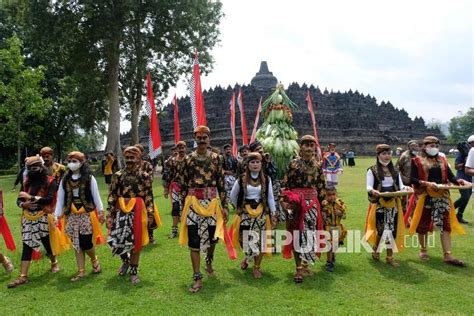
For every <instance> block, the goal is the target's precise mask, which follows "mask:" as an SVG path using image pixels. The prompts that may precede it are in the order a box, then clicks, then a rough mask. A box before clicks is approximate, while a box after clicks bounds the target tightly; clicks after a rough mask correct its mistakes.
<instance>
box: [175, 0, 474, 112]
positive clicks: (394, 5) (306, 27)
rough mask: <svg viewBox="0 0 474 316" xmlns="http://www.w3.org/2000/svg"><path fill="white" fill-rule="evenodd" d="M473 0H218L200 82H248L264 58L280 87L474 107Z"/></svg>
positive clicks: (430, 108)
mask: <svg viewBox="0 0 474 316" xmlns="http://www.w3.org/2000/svg"><path fill="white" fill-rule="evenodd" d="M472 3H473V1H419V0H417V1H400V0H398V1H375V0H374V1H361V0H358V1H314V0H313V1H297V0H293V1H257V0H243V1H233V0H224V1H223V10H224V13H225V18H224V19H223V21H222V24H221V43H220V44H219V47H217V48H216V49H215V50H214V56H215V60H216V64H215V67H214V71H213V72H212V73H211V74H210V75H209V76H207V77H203V78H201V80H202V84H203V87H204V88H210V87H213V86H216V85H218V84H220V85H223V86H227V85H229V84H231V85H234V84H235V83H249V82H250V80H251V78H252V77H253V76H254V75H255V73H256V72H257V71H258V68H259V65H260V61H261V60H266V61H267V62H268V65H269V68H270V71H272V72H273V74H274V75H275V76H276V77H277V78H278V80H280V81H282V82H283V83H284V84H285V85H288V83H291V82H293V81H296V82H299V83H303V82H306V83H312V84H314V85H319V86H320V87H321V88H323V87H327V88H328V89H329V90H330V89H333V90H335V91H337V90H341V91H344V90H349V89H353V90H356V89H357V90H359V92H363V93H364V94H367V93H370V94H371V95H373V96H375V97H376V98H377V100H379V101H382V100H390V101H391V102H392V103H393V104H394V105H395V106H397V107H403V108H405V109H406V110H407V111H408V113H409V114H410V116H411V117H414V116H416V115H421V116H423V117H424V118H426V119H427V120H429V119H430V118H436V119H439V120H442V121H447V120H449V119H450V118H451V117H453V116H455V115H457V114H458V112H459V111H464V112H465V111H466V110H467V109H468V108H469V107H470V106H474V104H473V91H474V84H473V43H474V40H473V18H474V14H473V9H474V6H473V4H472ZM173 93H174V92H173ZM177 93H178V95H184V94H186V91H185V89H183V87H181V86H180V87H178V90H177Z"/></svg>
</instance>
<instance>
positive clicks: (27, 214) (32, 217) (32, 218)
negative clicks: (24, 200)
mask: <svg viewBox="0 0 474 316" xmlns="http://www.w3.org/2000/svg"><path fill="white" fill-rule="evenodd" d="M45 214H46V213H45V211H39V212H38V213H36V214H34V215H32V214H31V213H30V211H29V210H27V209H23V216H24V217H25V218H26V219H27V220H30V221H37V220H39V219H40V218H41V217H43V216H44V215H45Z"/></svg>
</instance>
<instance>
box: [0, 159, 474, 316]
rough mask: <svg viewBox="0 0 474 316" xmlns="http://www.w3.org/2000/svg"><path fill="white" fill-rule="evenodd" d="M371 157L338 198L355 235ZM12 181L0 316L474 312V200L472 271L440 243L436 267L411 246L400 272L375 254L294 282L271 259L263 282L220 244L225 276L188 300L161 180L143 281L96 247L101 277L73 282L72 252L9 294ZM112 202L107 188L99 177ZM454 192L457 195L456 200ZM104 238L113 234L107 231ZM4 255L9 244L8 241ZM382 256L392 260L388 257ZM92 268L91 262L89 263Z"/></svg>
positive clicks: (8, 180)
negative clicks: (453, 262) (449, 261)
mask: <svg viewBox="0 0 474 316" xmlns="http://www.w3.org/2000/svg"><path fill="white" fill-rule="evenodd" d="M372 162H373V159H372V158H371V159H369V158H358V159H357V160H356V163H357V166H356V167H355V168H351V169H349V168H346V169H345V170H344V175H343V176H341V181H340V186H339V192H340V196H341V197H342V198H343V199H344V200H345V202H346V203H347V205H348V215H347V219H346V221H345V224H346V226H347V228H348V229H361V230H362V229H363V227H364V221H365V216H366V211H367V196H366V193H365V172H366V169H367V167H368V166H369V165H370V164H371V163H372ZM13 180H14V178H13V177H0V188H2V189H3V190H4V195H5V202H6V216H7V219H8V222H9V224H10V227H11V228H12V230H13V233H14V236H15V240H16V242H17V247H18V248H19V249H18V250H17V251H16V252H15V253H13V254H8V255H9V256H10V257H11V258H12V259H13V262H14V264H15V267H16V270H15V272H14V273H13V274H12V275H6V274H5V273H4V272H3V269H2V270H0V314H1V315H17V314H68V315H69V314H99V315H108V314H139V315H145V314H164V313H167V314H223V313H227V314H241V313H244V314H286V313H301V314H387V313H389V314H433V313H435V314H473V312H474V308H473V305H472V302H473V300H474V291H473V290H474V288H473V286H472V284H473V276H474V269H473V266H474V251H473V250H474V246H473V245H474V234H473V225H472V224H471V223H472V217H473V216H472V214H473V208H472V201H471V204H470V205H469V206H468V209H467V210H466V215H467V216H466V219H467V220H469V221H470V222H471V223H470V224H469V225H467V226H464V228H465V229H466V235H465V236H453V253H454V254H455V255H456V256H457V257H459V258H461V259H463V260H465V261H466V262H467V263H468V266H467V267H466V268H456V267H452V266H448V265H446V264H444V263H443V261H442V253H441V246H440V243H439V238H438V237H439V236H436V239H435V242H436V245H435V248H434V249H430V254H431V257H432V259H431V261H429V262H421V261H420V260H419V259H418V251H417V249H415V248H408V249H406V250H405V251H404V252H403V253H401V254H398V255H397V256H396V258H397V259H398V260H399V262H400V264H401V266H400V268H398V269H393V268H391V267H389V266H388V265H386V264H385V263H384V261H380V262H378V263H374V262H373V261H372V260H371V258H370V254H368V253H365V252H362V253H354V254H339V255H338V257H337V265H336V271H335V272H333V273H328V272H326V271H325V270H324V262H325V257H322V259H324V260H322V262H317V263H316V264H315V266H314V267H313V269H314V271H315V272H316V274H315V276H314V277H311V278H305V280H304V283H302V284H299V285H296V284H295V283H294V282H293V279H292V277H293V273H294V263H293V261H292V260H284V259H282V257H281V256H274V257H273V258H264V260H263V263H262V271H263V273H264V276H263V278H262V279H260V280H254V279H253V278H252V275H251V269H249V270H247V271H241V270H240V268H239V262H240V259H241V258H242V255H241V254H239V260H236V261H230V260H229V259H228V258H227V254H226V252H225V247H224V246H223V244H220V245H218V246H217V249H216V258H215V261H214V262H215V269H216V270H217V278H215V279H208V278H207V277H205V278H204V287H203V289H202V290H201V292H199V293H197V294H194V295H193V294H189V293H188V291H187V289H188V287H189V286H190V284H191V283H192V278H191V277H192V269H191V263H190V259H189V252H188V250H187V248H185V247H180V246H179V245H178V242H177V239H173V240H169V239H168V238H167V235H168V233H169V231H170V226H171V216H170V203H169V201H168V200H165V199H164V198H163V190H162V188H161V186H160V184H161V183H160V180H159V179H157V180H156V181H155V189H154V193H155V198H156V200H157V203H158V207H159V208H160V212H161V217H162V219H163V220H164V226H163V227H162V228H161V229H159V230H158V231H155V238H156V239H157V244H156V245H153V246H148V247H146V249H145V250H144V251H143V253H142V257H141V262H140V272H139V275H140V278H141V281H142V282H141V283H140V284H139V285H136V286H132V285H131V284H130V281H129V279H128V277H125V278H121V277H118V276H117V275H116V271H117V269H118V267H119V265H120V260H119V259H118V258H112V256H111V252H110V249H109V248H108V246H100V247H98V256H99V259H100V261H101V264H102V267H103V272H102V273H101V274H99V275H92V274H89V275H87V276H86V277H85V278H84V279H82V280H81V281H79V282H76V283H71V282H70V281H69V278H70V277H71V276H72V275H73V274H74V273H75V272H76V265H75V259H74V254H73V252H72V251H69V252H67V253H65V254H63V255H62V256H60V257H59V263H60V266H61V272H59V273H58V274H55V275H52V274H51V273H50V272H49V262H48V260H45V259H42V260H40V261H39V262H35V263H33V264H32V266H31V269H30V273H29V281H30V282H29V284H27V285H24V286H21V287H19V288H16V289H7V287H6V284H7V283H8V282H9V281H10V280H13V279H14V278H15V277H16V276H17V275H18V269H17V267H18V265H19V261H20V254H21V244H20V222H19V221H20V209H19V208H18V207H17V206H16V204H15V199H16V194H15V193H11V192H9V189H10V188H11V185H12V183H13ZM98 182H99V184H100V189H101V193H102V198H103V202H104V204H106V189H105V188H106V187H105V185H104V180H103V178H99V179H98ZM457 196H458V194H457V193H456V194H455V195H454V197H457ZM104 231H105V228H104ZM0 247H1V249H2V251H4V250H5V247H4V244H3V240H2V241H1V242H0ZM382 259H384V256H382ZM87 270H88V271H90V270H91V268H90V264H89V263H88V265H87Z"/></svg>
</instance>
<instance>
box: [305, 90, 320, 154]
mask: <svg viewBox="0 0 474 316" xmlns="http://www.w3.org/2000/svg"><path fill="white" fill-rule="evenodd" d="M306 102H308V110H309V113H310V114H311V122H312V123H313V132H314V138H316V145H317V146H318V147H320V146H319V137H318V129H317V127H316V118H315V117H314V109H313V101H311V95H310V94H309V89H308V95H307V96H306Z"/></svg>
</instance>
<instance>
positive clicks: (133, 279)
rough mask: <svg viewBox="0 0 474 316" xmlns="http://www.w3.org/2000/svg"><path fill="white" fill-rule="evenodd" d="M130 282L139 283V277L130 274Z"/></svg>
mask: <svg viewBox="0 0 474 316" xmlns="http://www.w3.org/2000/svg"><path fill="white" fill-rule="evenodd" d="M130 282H132V284H133V285H135V284H138V283H140V278H139V277H138V275H136V274H135V275H131V276H130Z"/></svg>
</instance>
